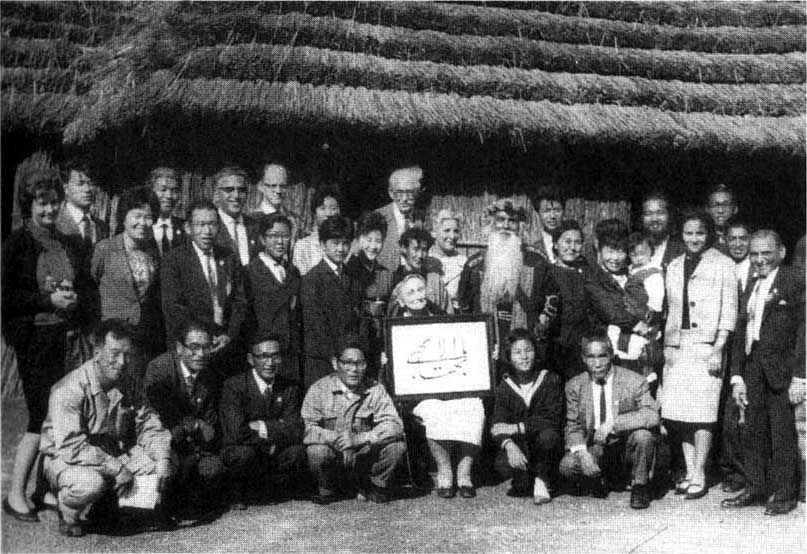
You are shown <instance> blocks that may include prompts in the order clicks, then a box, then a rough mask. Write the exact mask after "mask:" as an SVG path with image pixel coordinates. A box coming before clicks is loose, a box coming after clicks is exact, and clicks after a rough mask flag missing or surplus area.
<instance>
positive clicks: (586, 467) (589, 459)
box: [577, 450, 600, 477]
mask: <svg viewBox="0 0 807 554" xmlns="http://www.w3.org/2000/svg"><path fill="white" fill-rule="evenodd" d="M577 457H578V459H579V460H580V469H582V470H583V475H585V476H586V477H597V476H598V475H599V474H600V466H599V465H597V462H596V460H594V456H592V455H591V452H589V451H588V450H580V451H579V452H577Z"/></svg>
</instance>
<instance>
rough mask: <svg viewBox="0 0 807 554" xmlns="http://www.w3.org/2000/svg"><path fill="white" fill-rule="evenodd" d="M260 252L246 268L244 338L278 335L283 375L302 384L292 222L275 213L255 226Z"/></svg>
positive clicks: (298, 296) (298, 284) (298, 280)
mask: <svg viewBox="0 0 807 554" xmlns="http://www.w3.org/2000/svg"><path fill="white" fill-rule="evenodd" d="M258 241H259V242H260V243H261V245H262V246H263V250H262V251H261V252H260V253H259V254H258V256H256V257H255V258H253V259H252V261H251V262H249V265H248V266H247V268H246V283H245V285H246V292H247V305H248V306H249V308H248V312H247V333H248V334H247V336H264V335H267V334H272V335H277V336H278V338H279V339H280V343H281V347H282V349H283V351H284V352H286V362H287V363H285V364H284V365H283V367H282V368H281V372H282V375H283V376H284V377H287V378H288V379H291V380H292V381H296V382H302V376H301V374H300V364H301V359H302V338H303V335H302V311H301V308H300V306H301V305H300V281H301V278H300V272H299V271H298V270H297V268H296V267H295V266H293V265H292V264H290V263H289V262H288V259H289V256H288V254H289V245H290V243H291V222H289V220H288V219H287V218H286V216H284V215H281V214H279V213H274V214H271V215H268V216H264V217H263V218H261V220H260V222H259V223H258Z"/></svg>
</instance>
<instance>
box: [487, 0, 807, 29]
mask: <svg viewBox="0 0 807 554" xmlns="http://www.w3.org/2000/svg"><path fill="white" fill-rule="evenodd" d="M472 3H476V4H478V2H472ZM485 4H486V5H490V6H506V7H508V8H515V9H522V8H524V9H533V10H538V11H546V12H550V13H557V14H562V15H580V16H583V17H594V18H603V19H611V20H620V21H629V22H634V21H635V22H637V23H655V24H664V25H677V26H679V27H689V26H692V25H698V26H706V27H712V26H721V25H733V26H744V27H766V26H769V25H804V24H805V23H807V12H806V11H805V7H804V3H803V2H784V1H781V2H780V1H776V2H770V1H764V2H763V1H759V0H754V1H751V2H748V1H745V2H736V1H733V0H732V1H726V0H699V1H697V2H693V1H692V0H687V1H684V2H603V1H595V2H557V1H550V2H535V3H531V2H530V3H528V2H485Z"/></svg>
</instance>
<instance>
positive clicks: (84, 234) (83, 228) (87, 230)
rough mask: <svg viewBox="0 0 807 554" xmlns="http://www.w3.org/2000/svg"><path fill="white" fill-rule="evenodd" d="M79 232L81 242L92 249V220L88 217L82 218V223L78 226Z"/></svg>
mask: <svg viewBox="0 0 807 554" xmlns="http://www.w3.org/2000/svg"><path fill="white" fill-rule="evenodd" d="M78 228H79V231H80V232H81V240H82V242H84V244H86V245H87V246H89V247H90V248H92V229H91V227H90V218H89V217H87V216H86V215H85V216H84V217H82V218H81V221H80V222H79V224H78Z"/></svg>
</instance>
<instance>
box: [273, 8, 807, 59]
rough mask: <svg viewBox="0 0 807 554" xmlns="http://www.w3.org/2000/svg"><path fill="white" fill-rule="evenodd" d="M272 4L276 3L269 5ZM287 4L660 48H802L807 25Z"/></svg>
mask: <svg viewBox="0 0 807 554" xmlns="http://www.w3.org/2000/svg"><path fill="white" fill-rule="evenodd" d="M264 6H265V7H266V9H268V10H272V7H271V5H264ZM285 7H286V9H287V10H289V11H291V10H295V11H296V10H300V11H303V12H306V13H308V14H310V15H317V16H330V15H332V16H335V17H340V18H344V19H354V20H355V21H359V22H362V23H373V24H376V25H394V26H399V27H406V28H409V29H417V30H433V31H441V32H444V33H449V34H452V35H492V36H517V37H522V38H530V39H535V40H547V41H552V42H568V43H576V44H598V45H605V46H618V47H620V48H658V49H661V50H692V51H701V52H723V53H733V54H740V53H744V54H753V53H757V54H761V53H772V54H781V53H784V52H803V51H804V49H805V41H804V29H803V28H802V27H801V26H797V25H789V26H779V27H766V28H753V29H752V28H746V27H729V26H722V27H674V26H670V25H652V24H643V23H635V22H634V23H629V22H624V21H612V20H607V19H592V18H590V17H579V16H569V15H566V16H561V15H555V14H551V13H546V12H539V11H530V10H508V9H505V8H492V7H477V6H467V5H462V4H452V3H434V2H359V3H355V2H310V3H305V4H302V3H293V2H292V3H290V4H288V5H287V6H285Z"/></svg>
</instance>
